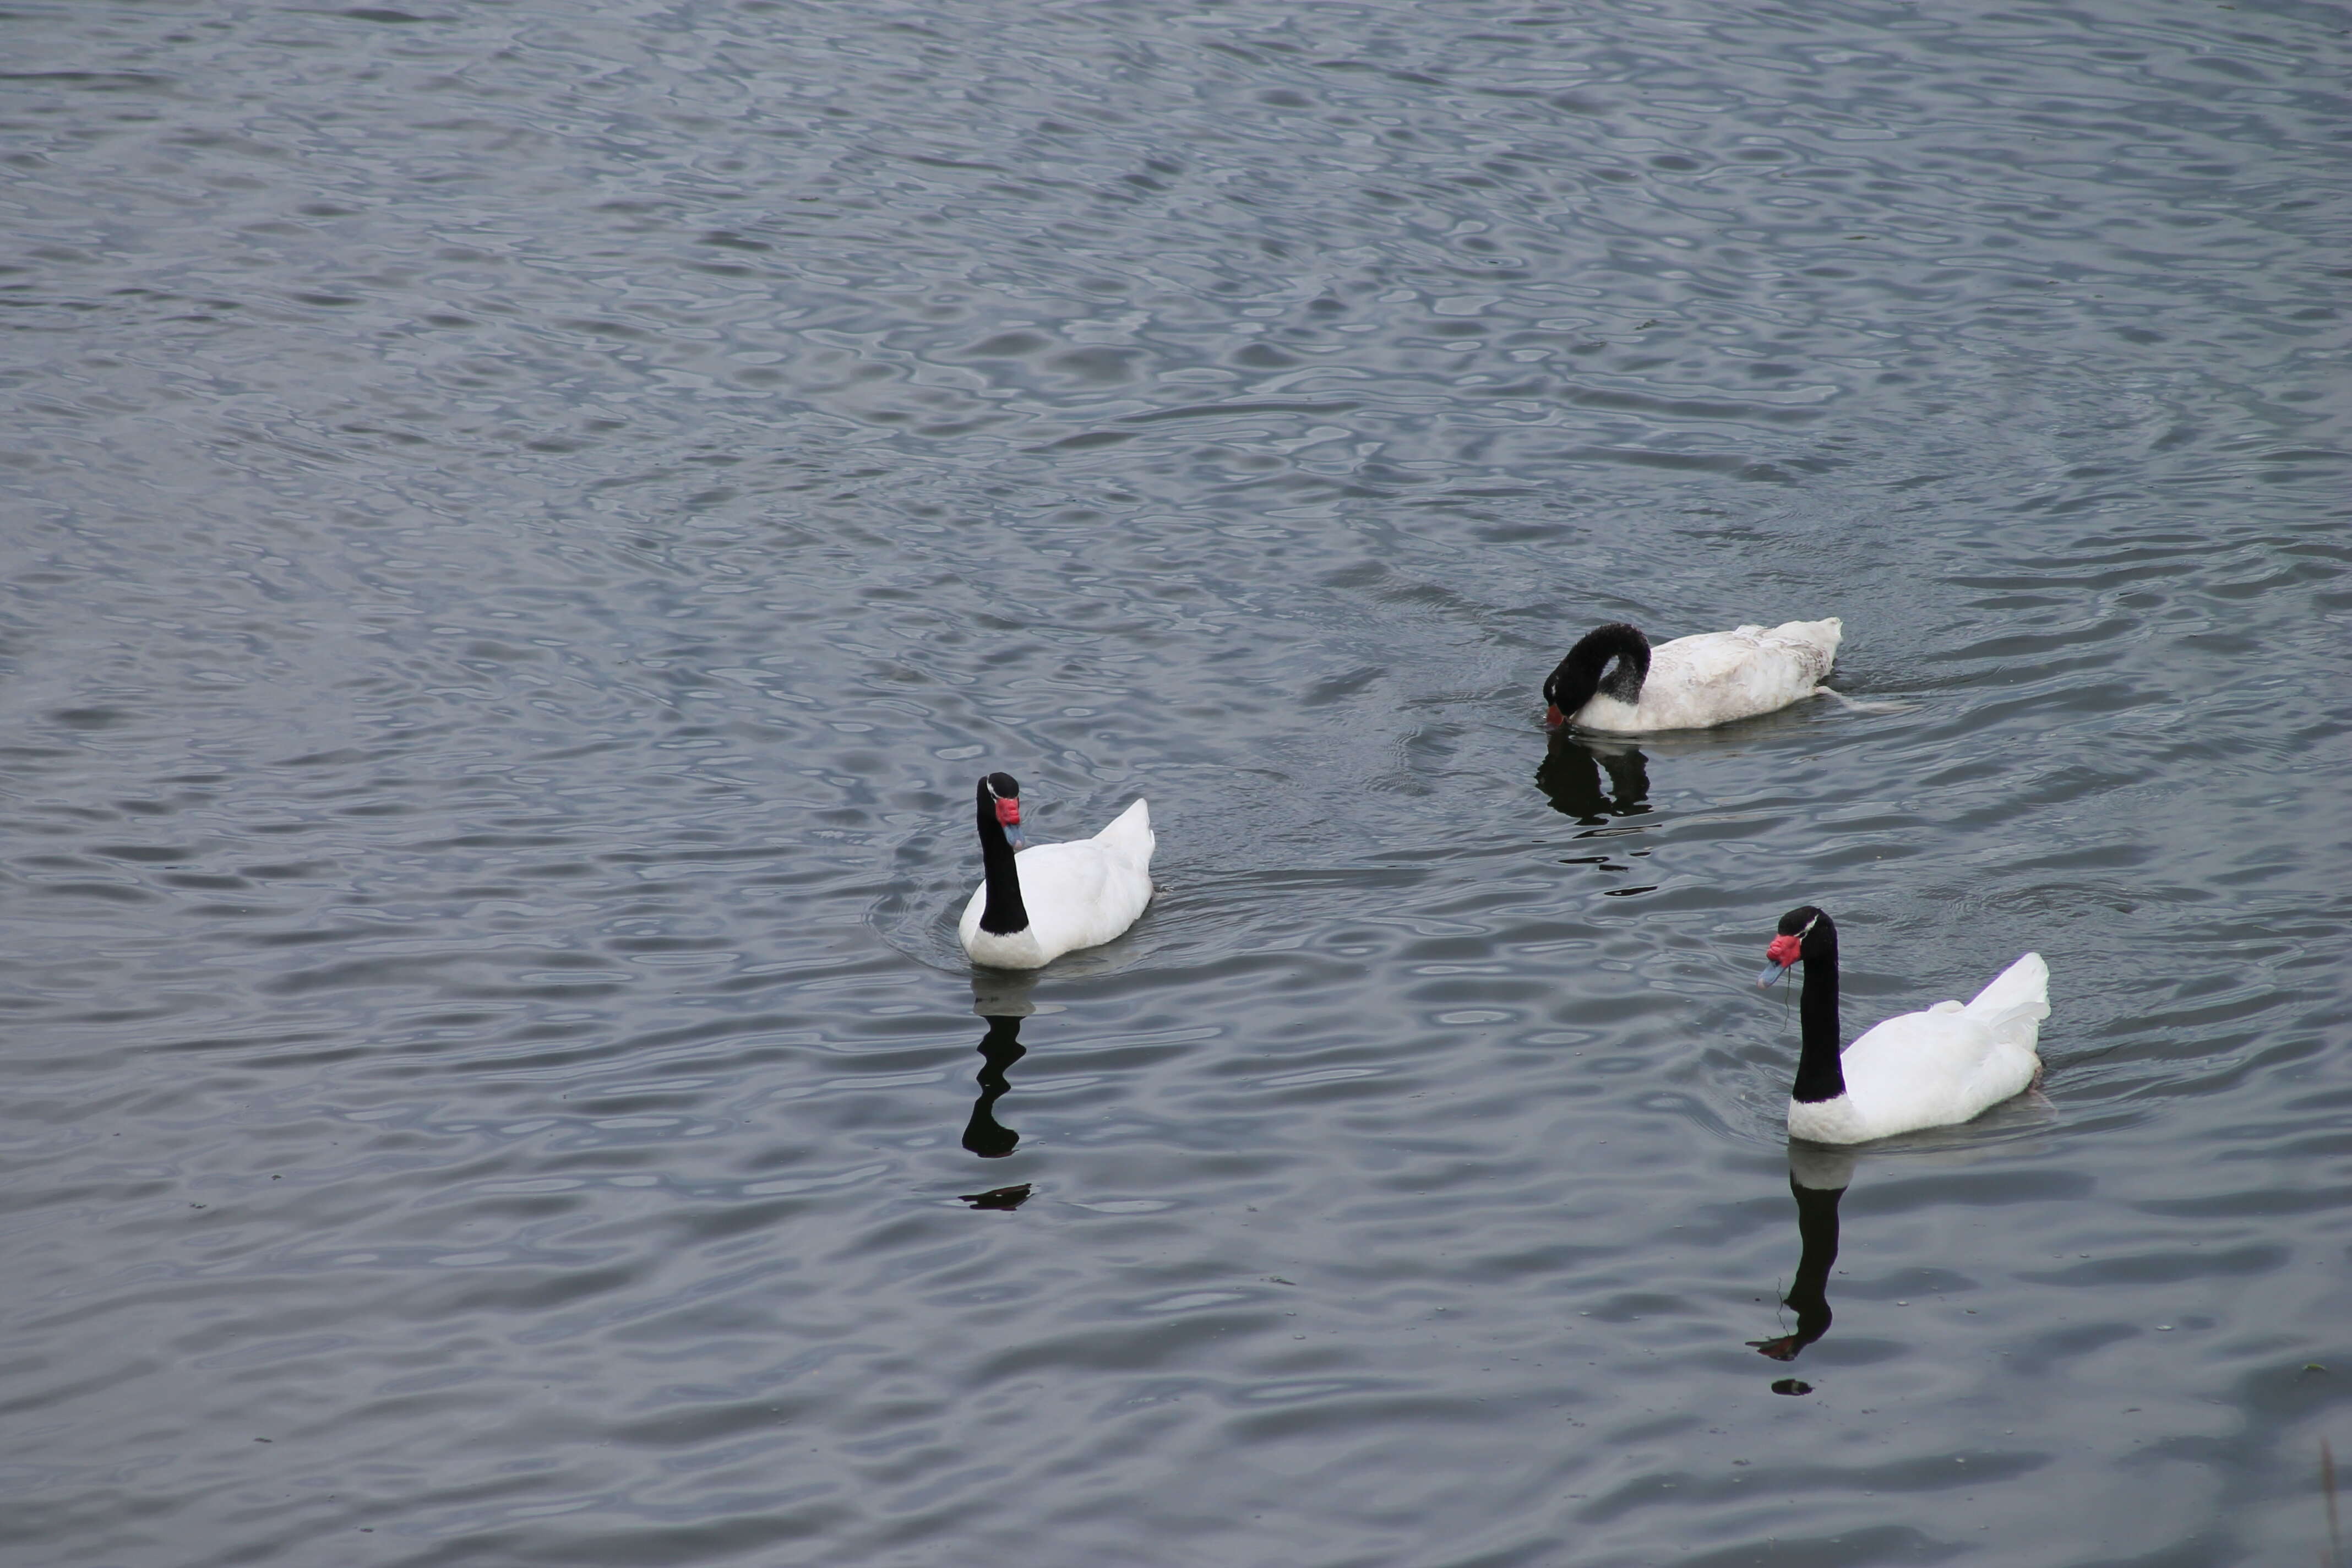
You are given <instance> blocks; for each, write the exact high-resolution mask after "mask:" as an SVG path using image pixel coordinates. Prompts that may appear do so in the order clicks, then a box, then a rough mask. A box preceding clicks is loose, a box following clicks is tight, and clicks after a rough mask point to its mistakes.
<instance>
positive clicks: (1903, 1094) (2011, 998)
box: [1789, 952, 2050, 1143]
mask: <svg viewBox="0 0 2352 1568" xmlns="http://www.w3.org/2000/svg"><path fill="white" fill-rule="evenodd" d="M2049 986H2050V966H2049V965H2048V964H2046V963H2042V955H2041V954H2040V953H2038V952H2029V953H2027V954H2026V955H2025V956H2024V957H2022V958H2021V959H2019V960H2018V961H2017V962H2016V963H2012V964H2011V965H2010V966H2009V967H2008V968H2007V969H2004V970H2002V971H2001V972H2000V975H1999V976H1998V977H1997V978H1996V979H1995V980H1994V981H1993V983H1992V984H1990V985H1988V986H1986V987H1985V988H1984V989H1983V990H1981V991H1979V992H1978V993H1977V994H1976V999H1975V1000H1974V1001H1972V1002H1970V1003H1969V1004H1968V1005H1966V1006H1962V1005H1960V1004H1959V1003H1958V1002H1951V1001H1945V1002H1938V1003H1937V1004H1936V1005H1934V1006H1933V1007H1930V1008H1928V1009H1927V1011H1926V1012H1924V1013H1904V1014H1900V1015H1898V1016H1895V1017H1892V1018H1888V1019H1885V1021H1883V1022H1881V1023H1878V1024H1874V1025H1873V1026H1871V1027H1870V1029H1869V1030H1868V1031H1867V1032H1865V1033H1864V1035H1863V1037H1862V1038H1860V1039H1858V1040H1856V1041H1854V1043H1853V1044H1852V1045H1850V1046H1848V1047H1846V1048H1845V1050H1844V1052H1843V1055H1842V1057H1841V1058H1840V1060H1839V1066H1840V1067H1841V1068H1843V1069H1844V1072H1845V1093H1844V1094H1843V1095H1841V1096H1839V1097H1838V1098H1837V1099H1835V1100H1823V1101H1822V1102H1821V1103H1819V1104H1813V1105H1809V1104H1806V1103H1805V1102H1803V1101H1802V1100H1790V1101H1789V1131H1790V1134H1791V1135H1793V1136H1795V1137H1798V1138H1810V1139H1811V1140H1812V1141H1813V1142H1816V1143H1861V1142H1866V1141H1868V1140H1870V1139H1873V1138H1891V1137H1893V1136H1894V1135H1895V1133H1897V1132H1911V1131H1917V1130H1918V1129H1920V1128H1922V1127H1948V1126H1950V1125H1952V1124H1954V1123H1956V1122H1961V1121H1969V1120H1971V1119H1972V1118H1974V1117H1976V1116H1979V1115H1980V1114H1982V1113H1983V1112H1984V1111H1987V1110H1990V1109H1992V1107H1994V1106H1996V1105H1999V1104H2000V1102H2001V1101H2002V1100H2007V1099H2008V1098H2010V1096H2011V1095H2013V1094H2020V1093H2022V1092H2023V1091H2024V1089H2026V1087H2027V1086H2028V1085H2030V1084H2031V1083H2032V1081H2033V1075H2034V1074H2035V1073H2037V1072H2040V1071H2041V1070H2042V1058H2041V1057H2039V1056H2038V1055H2036V1054H2035V1052H2034V1045H2035V1043H2036V1041H2037V1039H2038V1038H2039V1037H2040V1035H2041V1032H2042V1019H2044V1018H2046V1017H2048V1016H2050V1000H2049Z"/></svg>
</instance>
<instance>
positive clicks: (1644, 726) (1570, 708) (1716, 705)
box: [1543, 616, 1845, 735]
mask: <svg viewBox="0 0 2352 1568" xmlns="http://www.w3.org/2000/svg"><path fill="white" fill-rule="evenodd" d="M1844 635H1845V627H1844V625H1843V623H1842V622H1841V621H1839V619H1838V618H1837V617H1836V616H1831V617H1830V618H1829V619H1827V620H1825V621H1790V622H1787V623H1785V624H1784V625H1781V626H1774V627H1773V628H1772V629H1771V630H1769V631H1767V630H1765V629H1764V628H1763V627H1762V626H1741V627H1739V628H1738V629H1737V630H1734V631H1727V632H1700V633H1698V634H1697V635H1696V636H1694V637H1676V638H1675V640H1674V641H1672V642H1666V643H1660V644H1659V645H1658V646H1657V647H1651V646H1650V639H1649V638H1648V637H1643V635H1642V633H1641V632H1640V630H1639V629H1637V628H1635V627H1633V626H1627V625H1626V624H1625V623H1624V622H1622V621H1612V622H1611V623H1610V624H1609V625H1607V626H1601V627H1597V628H1596V629H1594V630H1592V631H1590V632H1587V633H1585V634H1584V636H1583V637H1581V638H1580V639H1579V640H1578V642H1577V645H1576V646H1575V647H1572V648H1570V649H1569V650H1568V657H1567V658H1563V659H1561V660H1560V661H1559V668H1557V669H1555V670H1553V671H1552V672H1551V679H1549V680H1547V681H1545V682H1544V688H1543V692H1544V701H1545V702H1547V703H1548V704H1549V705H1550V706H1549V712H1547V713H1546V714H1545V716H1544V718H1545V721H1546V722H1547V723H1549V724H1552V725H1555V726H1557V725H1559V724H1562V723H1568V724H1575V725H1578V726H1580V727H1581V728H1583V729H1587V730H1606V731H1612V732H1613V733H1617V734H1627V735H1630V734H1642V733H1645V732H1647V731H1653V730H1706V729H1710V728H1712V727H1713V726H1715V725H1717V724H1728V723H1730V722H1731V721H1733V720H1734V719H1748V718H1753V717H1754V716H1755V715H1757V714H1759V713H1769V712H1771V711H1772V710H1774V709H1776V708H1786V707H1787V706H1788V705H1789V704H1790V703H1791V702H1795V701H1799V700H1801V699H1804V698H1807V697H1812V696H1817V695H1819V694H1821V693H1822V691H1823V690H1824V689H1825V688H1823V687H1822V680H1823V679H1825V678H1826V677H1827V676H1828V675H1829V672H1830V666H1831V665H1832V663H1834V662H1835V661H1836V659H1837V647H1838V639H1839V638H1840V637H1843V636H1844ZM1612 661H1613V667H1612ZM1604 670H1605V671H1606V672H1607V673H1605V674H1604V673H1603V671H1604Z"/></svg>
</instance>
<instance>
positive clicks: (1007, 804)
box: [980, 773, 1021, 849]
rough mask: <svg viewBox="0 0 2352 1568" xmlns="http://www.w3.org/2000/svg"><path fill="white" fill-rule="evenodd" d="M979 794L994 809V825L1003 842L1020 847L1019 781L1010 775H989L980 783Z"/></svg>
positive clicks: (1016, 847)
mask: <svg viewBox="0 0 2352 1568" xmlns="http://www.w3.org/2000/svg"><path fill="white" fill-rule="evenodd" d="M980 790H981V794H982V795H983V796H985V797H986V798H987V800H988V802H989V804H990V805H993V806H994V807H995V808H996V824H997V826H1000V827H1002V828H1003V829H1004V841H1005V842H1006V843H1007V844H1010V845H1012V846H1013V847H1014V848H1015V849H1018V848H1020V847H1021V781H1020V780H1019V779H1016V778H1014V777H1013V775H1012V774H1011V773H990V774H988V775H986V776H985V777H983V778H982V780H981V781H980Z"/></svg>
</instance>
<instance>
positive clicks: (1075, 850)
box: [956, 773, 1157, 969]
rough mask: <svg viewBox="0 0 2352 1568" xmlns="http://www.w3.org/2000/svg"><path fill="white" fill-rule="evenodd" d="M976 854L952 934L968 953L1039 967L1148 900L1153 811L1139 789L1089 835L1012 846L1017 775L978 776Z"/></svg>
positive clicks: (1095, 941)
mask: <svg viewBox="0 0 2352 1568" xmlns="http://www.w3.org/2000/svg"><path fill="white" fill-rule="evenodd" d="M979 804H980V858H981V864H982V867H983V868H985V870H986V873H987V874H986V876H985V877H984V878H983V879H982V882H981V884H980V886H979V887H978V888H976V889H973V890H972V895H971V902H970V903H968V904H966V905H965V906H964V908H963V919H962V920H961V921H958V922H957V924H956V936H957V938H958V939H959V940H960V941H961V942H962V943H963V950H964V951H965V952H968V953H970V954H971V958H972V962H973V963H985V964H988V965H990V966H992V967H993V968H997V969H1039V968H1042V967H1044V966H1045V965H1046V964H1048V963H1052V962H1053V961H1054V960H1055V959H1056V958H1059V957H1060V956H1061V955H1062V954H1064V953H1066V952H1073V951H1075V950H1076V949H1078V948H1081V947H1097V946H1099V945H1100V944H1102V943H1103V942H1108V941H1109V940H1110V939H1111V938H1113V937H1115V936H1117V935H1118V933H1119V932H1121V931H1125V930H1126V929H1127V928H1128V927H1129V926H1131V925H1133V924H1134V923H1135V918H1136V917H1137V916H1138V915H1139V914H1141V913H1142V912H1143V906H1144V905H1146V904H1148V903H1150V901H1151V869H1150V868H1151V850H1152V847H1153V845H1154V844H1155V843H1156V842H1157V840H1156V839H1154V838H1153V837H1152V834H1151V812H1150V808H1149V807H1147V806H1146V805H1144V804H1143V802H1142V801H1141V800H1140V799H1139V800H1137V801H1136V803H1135V804H1134V805H1130V806H1129V807H1128V808H1127V809H1126V810H1125V811H1123V812H1120V813H1119V814H1118V816H1117V817H1116V818H1115V819H1113V821H1112V822H1111V825H1110V826H1108V827H1106V828H1104V829H1103V830H1102V831H1101V832H1100V833H1097V834H1096V835H1095V836H1094V837H1092V838H1079V839H1073V840H1072V841H1070V842H1069V843H1066V844H1040V845H1038V846H1037V847H1035V848H1034V849H1029V850H1025V851H1024V852H1022V853H1021V854H1020V855H1019V856H1017V857H1016V856H1015V855H1014V853H1013V851H1014V850H1015V849H1016V848H1017V847H1019V843H1018V836H1019V834H1020V831H1021V785H1020V783H1019V781H1017V780H1015V779H1014V778H1013V775H1012V774H1011V773H989V774H986V775H984V776H983V777H982V779H981V781H980V792H979Z"/></svg>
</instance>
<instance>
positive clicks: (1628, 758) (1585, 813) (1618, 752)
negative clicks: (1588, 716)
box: [1536, 730, 1650, 827]
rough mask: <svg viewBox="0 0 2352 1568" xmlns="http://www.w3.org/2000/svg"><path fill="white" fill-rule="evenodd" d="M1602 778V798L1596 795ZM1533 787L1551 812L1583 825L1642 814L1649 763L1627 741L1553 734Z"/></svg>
mask: <svg viewBox="0 0 2352 1568" xmlns="http://www.w3.org/2000/svg"><path fill="white" fill-rule="evenodd" d="M1604 774H1605V775H1606V776H1607V779H1608V792H1607V793H1606V794H1605V795H1604V794H1603V793H1602V791H1601V779H1602V776H1603V775H1604ZM1536 787H1537V788H1538V789H1539V790H1541V791H1543V792H1544V795H1545V796H1546V797H1547V798H1548V799H1549V800H1550V802H1551V808H1552V809H1553V810H1554V811H1557V812H1559V814H1560V815H1561V816H1572V817H1574V818H1575V819H1576V820H1577V821H1578V822H1579V823H1580V824H1582V825H1583V826H1587V827H1591V826H1598V825H1600V824H1601V823H1603V822H1606V821H1608V820H1609V819H1610V818H1611V817H1612V816H1644V815H1646V814H1647V813H1648V812H1649V809H1650V807H1649V804H1648V803H1649V798H1650V760H1649V759H1648V758H1647V757H1645V756H1643V754H1642V749H1641V748H1640V747H1639V746H1636V745H1633V743H1632V742H1626V741H1603V740H1600V739H1597V738H1595V737H1593V736H1590V735H1576V734H1571V733H1570V732H1569V731H1566V730H1561V731H1555V732H1554V733H1553V735H1552V738H1551V745H1550V747H1549V749H1548V750H1547V751H1546V752H1544V760H1543V765H1542V766H1541V767H1538V769H1536Z"/></svg>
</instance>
